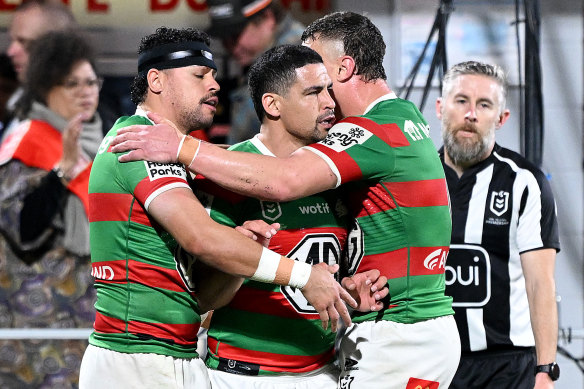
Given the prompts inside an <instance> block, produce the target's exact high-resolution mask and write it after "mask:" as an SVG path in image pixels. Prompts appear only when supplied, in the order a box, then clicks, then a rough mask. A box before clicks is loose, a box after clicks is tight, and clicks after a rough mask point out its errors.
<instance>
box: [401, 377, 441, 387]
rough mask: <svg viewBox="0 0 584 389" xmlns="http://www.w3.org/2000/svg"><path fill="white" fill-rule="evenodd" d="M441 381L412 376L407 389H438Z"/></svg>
mask: <svg viewBox="0 0 584 389" xmlns="http://www.w3.org/2000/svg"><path fill="white" fill-rule="evenodd" d="M439 385H440V383H439V382H436V381H429V380H423V379H421V378H414V377H410V379H409V380H408V384H407V385H406V389H438V386H439Z"/></svg>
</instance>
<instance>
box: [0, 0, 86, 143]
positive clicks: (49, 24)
mask: <svg viewBox="0 0 584 389" xmlns="http://www.w3.org/2000/svg"><path fill="white" fill-rule="evenodd" d="M75 28H77V23H76V22H75V18H74V16H73V14H72V13H71V11H70V9H69V8H68V7H67V6H65V5H64V4H62V3H60V2H56V1H50V0H28V1H23V2H22V4H20V5H19V6H18V7H17V8H16V10H15V11H14V14H13V15H12V20H11V21H10V27H9V28H8V34H9V36H10V44H9V46H8V49H7V50H6V54H7V55H8V57H10V60H11V61H12V65H13V66H14V70H15V71H16V74H17V76H18V81H19V82H20V83H21V84H22V83H23V82H24V81H25V77H26V68H27V66H28V58H29V47H30V45H31V43H32V42H33V41H34V40H35V39H38V38H39V37H41V36H42V35H44V34H46V33H47V32H49V31H62V30H72V29H75ZM21 96H22V88H18V89H16V91H15V92H14V93H13V94H12V96H11V98H10V99H9V100H8V102H7V104H6V111H7V114H8V117H7V118H6V120H7V122H6V123H8V121H11V119H12V118H13V114H14V108H15V106H16V104H17V102H18V100H19V99H20V97H21ZM17 125H18V121H17V120H15V121H13V122H11V123H10V124H8V125H7V126H6V127H5V129H4V134H3V135H2V140H3V139H4V138H5V137H6V135H7V134H8V133H9V132H10V131H11V130H12V129H14V128H15V127H16V126H17Z"/></svg>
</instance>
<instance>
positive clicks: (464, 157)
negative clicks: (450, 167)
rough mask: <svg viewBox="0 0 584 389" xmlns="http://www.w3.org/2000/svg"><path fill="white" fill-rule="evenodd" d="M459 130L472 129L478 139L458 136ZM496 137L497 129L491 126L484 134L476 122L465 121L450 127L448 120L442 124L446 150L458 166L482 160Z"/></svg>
mask: <svg viewBox="0 0 584 389" xmlns="http://www.w3.org/2000/svg"><path fill="white" fill-rule="evenodd" d="M459 131H471V132H474V133H475V134H477V135H478V140H477V141H476V142H475V141H472V140H471V139H469V138H457V137H456V134H457V133H458V132H459ZM494 138H495V129H494V128H491V129H490V130H489V131H488V132H487V134H486V135H482V134H481V133H480V132H479V131H478V130H477V128H476V126H475V125H474V124H471V123H465V124H463V125H461V126H458V127H455V128H452V129H450V128H449V123H448V120H445V121H444V123H443V124H442V141H443V142H444V150H445V151H446V153H447V154H448V156H449V157H450V160H451V161H452V162H453V163H454V164H455V165H457V166H470V165H474V164H475V163H477V162H479V161H481V160H482V159H483V157H484V156H485V154H486V153H487V152H488V151H489V148H490V146H491V144H492V142H493V141H494Z"/></svg>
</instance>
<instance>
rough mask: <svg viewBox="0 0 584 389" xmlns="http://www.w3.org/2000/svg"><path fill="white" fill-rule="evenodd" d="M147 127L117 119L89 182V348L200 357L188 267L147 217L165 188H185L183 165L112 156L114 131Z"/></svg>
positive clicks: (136, 120)
mask: <svg viewBox="0 0 584 389" xmlns="http://www.w3.org/2000/svg"><path fill="white" fill-rule="evenodd" d="M133 124H152V123H151V122H150V121H149V120H148V119H147V118H145V117H142V116H137V115H135V116H130V117H122V118H120V119H118V121H117V122H116V123H115V124H114V126H113V128H112V129H111V130H110V131H109V133H108V134H107V135H106V136H105V138H104V140H103V142H102V143H101V146H100V148H99V151H98V154H97V156H96V158H95V161H94V164H93V168H92V170H91V175H90V179H89V210H90V212H89V222H90V244H91V265H92V270H91V272H92V275H93V276H94V277H95V288H96V290H97V301H96V303H95V308H96V310H97V314H96V319H95V324H94V332H93V333H92V334H91V336H90V338H89V342H90V344H92V345H94V346H98V347H103V348H107V349H110V350H114V351H118V352H124V353H155V354H162V355H169V356H173V357H176V358H193V357H196V356H197V353H196V345H197V332H198V329H199V326H200V319H201V318H200V315H199V309H198V305H197V302H196V300H195V298H194V293H193V290H194V287H193V285H192V284H190V283H189V278H188V274H187V272H185V271H184V270H183V269H185V268H188V264H184V265H181V266H179V265H177V262H176V261H175V255H174V253H175V250H176V247H177V243H176V241H175V240H174V238H173V237H172V236H171V235H170V234H169V233H168V232H166V231H165V230H164V229H162V228H161V227H160V225H157V223H156V222H155V221H154V219H152V218H151V217H150V216H149V215H148V206H149V204H150V202H151V201H152V200H153V199H154V198H155V197H156V196H158V195H159V194H160V193H163V192H165V191H167V190H171V189H173V188H180V187H185V188H189V185H188V183H187V179H186V171H185V169H184V166H182V165H179V164H160V163H153V162H147V161H138V162H128V163H120V162H118V156H119V155H120V154H114V153H112V152H111V151H110V142H111V140H112V139H113V137H114V136H115V135H116V133H117V130H118V129H119V128H122V127H126V126H129V125H133Z"/></svg>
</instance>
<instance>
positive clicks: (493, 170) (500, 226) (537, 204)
mask: <svg viewBox="0 0 584 389" xmlns="http://www.w3.org/2000/svg"><path fill="white" fill-rule="evenodd" d="M440 158H441V159H442V163H443V166H444V170H445V173H446V180H447V182H448V189H449V191H450V201H451V206H452V242H451V246H450V253H449V255H448V259H447V263H446V293H447V294H449V295H450V296H452V297H453V305H454V310H455V312H456V314H455V316H454V317H455V319H456V324H457V325H458V330H459V332H460V340H461V344H462V351H463V352H465V351H466V352H467V351H480V350H486V349H493V348H499V347H503V348H509V347H528V346H534V345H535V341H534V338H533V332H532V330H531V323H530V319H529V306H528V303H527V294H526V291H525V279H524V278H523V272H522V269H521V262H520V259H519V254H520V253H523V252H526V251H530V250H538V249H542V248H554V249H556V250H558V251H559V249H560V242H559V238H558V225H557V221H556V209H555V202H554V198H553V194H552V191H551V188H550V185H549V183H548V182H547V179H546V177H545V175H544V174H543V173H542V172H541V171H540V170H539V169H538V168H536V167H535V166H534V165H533V164H531V163H530V162H529V161H527V160H526V159H525V158H523V157H522V156H521V155H519V154H517V153H515V152H513V151H511V150H508V149H505V148H503V147H501V146H499V145H495V147H494V149H493V152H492V154H491V155H490V156H489V157H488V158H487V159H485V160H484V161H482V162H480V163H478V164H477V165H475V166H474V167H472V168H471V169H468V170H466V171H465V172H464V174H463V175H462V177H460V179H459V178H458V176H457V174H456V172H455V171H454V170H452V169H451V168H450V167H448V166H446V165H445V164H444V150H443V149H441V150H440Z"/></svg>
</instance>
